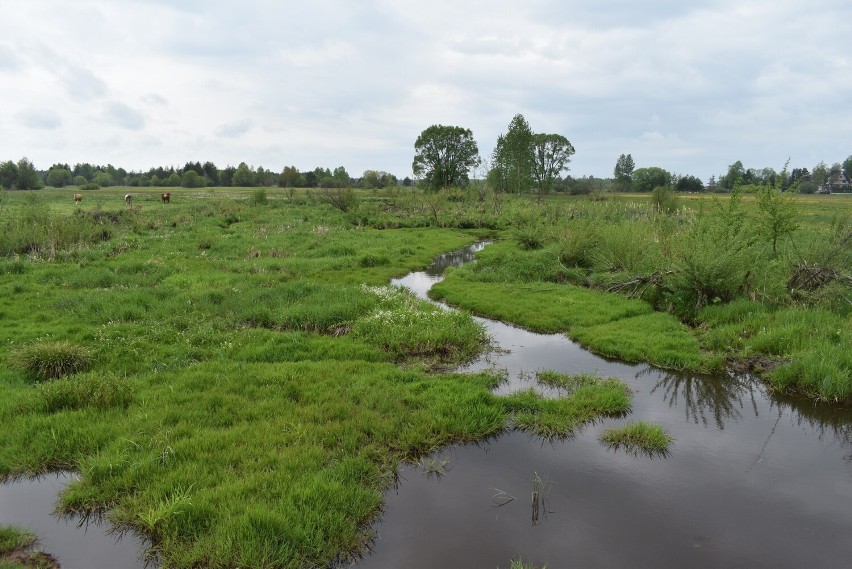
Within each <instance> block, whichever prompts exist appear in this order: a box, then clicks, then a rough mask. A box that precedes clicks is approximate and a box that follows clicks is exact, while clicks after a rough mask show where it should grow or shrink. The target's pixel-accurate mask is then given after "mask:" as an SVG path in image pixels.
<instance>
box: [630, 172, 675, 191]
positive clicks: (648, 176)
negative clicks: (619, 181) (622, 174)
mask: <svg viewBox="0 0 852 569" xmlns="http://www.w3.org/2000/svg"><path fill="white" fill-rule="evenodd" d="M671 183H672V175H671V173H669V171H668V170H664V169H663V168H658V167H657V166H652V167H650V168H639V169H638V170H636V172H634V173H633V188H634V189H635V190H636V191H637V192H650V191H653V189H654V188H656V187H658V186H669V185H671Z"/></svg>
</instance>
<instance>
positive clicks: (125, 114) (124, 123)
mask: <svg viewBox="0 0 852 569" xmlns="http://www.w3.org/2000/svg"><path fill="white" fill-rule="evenodd" d="M104 116H105V118H106V119H107V121H109V122H110V123H112V124H114V125H116V126H119V127H121V128H126V129H128V130H139V129H141V128H142V127H143V126H145V116H144V115H143V114H142V113H140V112H139V111H137V110H136V109H133V108H131V107H129V106H127V105H125V104H124V103H121V102H119V101H111V102H109V103H106V104H105V105H104Z"/></svg>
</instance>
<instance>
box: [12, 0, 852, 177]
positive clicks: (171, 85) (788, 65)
mask: <svg viewBox="0 0 852 569" xmlns="http://www.w3.org/2000/svg"><path fill="white" fill-rule="evenodd" d="M4 8H5V10H4V18H3V19H2V20H0V38H2V44H0V74H2V75H3V78H4V89H2V90H0V108H3V109H4V114H5V115H6V117H7V118H6V119H3V117H0V120H2V126H3V130H4V137H3V138H2V140H0V160H2V159H9V158H14V157H16V156H21V155H27V156H29V157H31V158H32V159H33V160H34V161H36V163H37V165H39V164H50V163H54V162H60V161H61V162H66V161H72V160H75V159H79V160H81V161H83V160H85V161H90V162H99V163H101V162H107V161H109V162H112V163H114V164H119V165H122V166H124V167H125V168H128V169H143V168H148V167H150V166H154V165H160V164H163V165H165V164H176V163H182V162H183V161H187V160H202V161H204V160H213V161H215V162H217V164H222V165H225V164H235V163H239V162H240V161H243V160H244V161H246V162H247V163H252V164H255V165H261V164H262V165H263V166H264V167H267V168H272V169H276V170H277V169H280V168H282V167H283V166H284V165H285V164H287V165H289V164H294V165H297V166H298V167H300V168H304V169H307V168H313V167H315V166H317V165H323V166H328V167H334V166H336V165H343V166H345V167H346V168H347V170H349V171H350V172H361V171H363V170H366V169H382V170H387V171H391V172H394V173H396V174H397V175H399V176H405V175H407V174H409V173H410V166H411V158H412V154H413V144H414V140H415V139H416V137H417V135H418V134H419V133H420V131H422V130H423V129H425V128H426V127H428V126H429V125H430V124H434V123H443V124H457V125H460V126H463V127H465V128H470V129H471V130H473V132H474V136H475V137H476V139H477V141H478V143H479V145H480V150H481V152H482V154H483V155H485V156H487V155H489V154H490V152H491V149H492V147H493V144H494V141H495V140H496V137H497V135H498V134H500V133H501V132H504V131H505V129H506V125H507V124H508V123H509V121H510V120H511V118H512V116H513V115H514V114H516V113H523V114H524V115H525V116H526V117H527V119H528V120H529V122H530V124H531V125H532V127H533V129H534V130H537V131H541V132H560V133H562V134H565V135H566V136H567V137H568V138H569V139H570V140H571V141H572V143H573V144H574V146H575V147H576V149H577V154H576V155H575V156H574V159H573V161H572V169H571V172H572V174H574V175H588V174H594V175H597V176H609V175H611V173H612V168H613V165H614V164H615V160H616V158H617V157H618V155H619V154H621V153H628V152H629V153H632V154H633V156H634V158H636V160H637V167H642V166H661V167H664V168H668V169H670V170H673V171H677V172H679V173H684V174H686V173H689V174H694V175H698V176H700V177H702V178H704V179H706V178H708V177H709V176H710V175H711V174H716V175H718V174H720V173H722V172H723V171H724V170H725V168H726V167H727V165H728V164H731V163H733V162H734V161H736V160H742V161H743V163H744V164H745V165H746V166H747V167H757V168H760V167H763V166H773V167H776V168H778V167H780V165H781V164H783V162H784V160H786V158H787V157H788V156H790V157H792V162H791V166H805V167H812V166H813V164H814V163H815V162H816V161H818V160H825V161H826V162H829V163H831V162H835V161H838V160H843V159H844V158H845V157H846V156H847V155H849V154H850V153H852V148H848V145H849V143H848V141H849V140H852V130H850V129H852V126H848V125H852V109H850V106H849V104H848V100H849V93H850V92H852V73H850V71H852V68H850V67H852V65H850V56H849V52H848V49H846V47H845V46H846V44H847V43H848V37H849V36H850V35H852V5H848V3H842V2H836V1H832V0H815V1H814V2H812V3H809V4H807V5H805V4H802V3H801V2H798V1H794V0H778V1H775V2H769V1H767V0H700V1H696V2H689V3H684V2H677V1H675V0H655V1H651V2H642V3H636V2H632V1H629V0H617V1H616V2H611V3H609V4H608V5H607V9H606V10H604V9H601V7H600V4H599V3H597V2H594V1H592V0H570V1H566V2H557V1H555V0H532V1H530V2H527V3H517V2H510V1H509V0H492V1H490V2H485V1H484V0H476V1H471V2H454V1H450V0H439V1H435V2H429V3H424V2H414V1H413V0H394V1H391V0H371V1H365V2H357V3H354V2H345V1H343V0H315V1H314V2H311V3H296V2H278V3H269V2H261V1H260V0H244V1H243V2H241V3H240V9H239V10H234V7H233V4H232V3H230V2H225V1H224V0H207V1H202V0H182V1H165V0H134V1H127V2H122V3H115V2H107V1H106V0H86V1H83V2H77V3H73V5H72V4H70V3H65V4H61V3H55V2H48V1H43V0H30V1H27V2H23V1H13V2H11V4H10V5H9V6H4ZM48 38H49V41H48ZM31 109H36V111H35V114H28V113H33V111H31ZM41 109H51V110H52V112H54V113H55V115H54V116H53V119H56V120H49V119H50V117H48V115H45V114H41V115H40V116H41V119H42V120H41V122H40V121H39V120H37V119H38V118H39V115H38V113H39V112H40V110H41ZM45 117H47V118H45ZM58 117H61V120H59V119H58ZM48 126H49V127H50V128H52V129H53V130H52V134H53V135H54V136H53V138H52V139H51V141H50V143H48V142H47V141H45V140H44V137H43V136H40V134H42V135H43V131H44V128H46V127H48ZM116 128H117V129H118V130H116ZM128 129H129V130H133V131H134V136H133V137H132V138H128V137H126V136H120V134H121V133H122V131H126V130H128ZM826 131H828V132H830V133H831V136H825V134H824V133H825V132H826ZM112 137H117V138H115V140H116V141H117V144H113V145H105V144H102V142H101V141H105V140H110V139H112Z"/></svg>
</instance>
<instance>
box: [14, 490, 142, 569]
mask: <svg viewBox="0 0 852 569" xmlns="http://www.w3.org/2000/svg"><path fill="white" fill-rule="evenodd" d="M72 476H73V475H70V474H60V475H48V476H44V477H41V478H38V479H31V480H19V481H17V482H11V483H9V484H2V485H0V525H9V524H12V525H16V526H20V527H23V528H26V529H29V530H31V531H32V532H33V533H35V534H36V535H37V536H38V537H39V542H40V546H41V549H42V550H43V551H45V552H47V553H50V554H52V555H53V556H54V557H56V558H57V560H58V561H59V564H60V565H61V566H62V569H141V568H142V567H144V566H145V565H144V563H143V562H142V561H141V560H140V559H141V558H140V555H141V554H142V550H143V542H142V541H141V540H139V539H138V538H136V537H134V536H132V535H127V536H124V537H123V538H122V539H120V540H119V539H117V538H116V536H114V535H109V534H107V533H106V527H105V526H104V525H99V524H89V525H82V526H79V525H78V522H79V520H77V519H73V518H72V519H62V518H57V517H56V516H53V515H52V513H53V509H54V506H55V505H56V501H57V497H58V496H59V492H60V491H61V490H62V488H64V487H65V485H66V484H68V482H70V481H71V477H72Z"/></svg>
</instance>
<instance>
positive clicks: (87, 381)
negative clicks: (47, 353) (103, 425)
mask: <svg viewBox="0 0 852 569" xmlns="http://www.w3.org/2000/svg"><path fill="white" fill-rule="evenodd" d="M36 394H37V398H38V400H39V402H40V403H41V404H42V405H43V406H44V409H45V410H46V411H47V412H49V413H55V412H57V411H66V410H75V409H83V408H85V407H94V408H97V409H111V408H113V407H117V408H122V409H126V408H127V407H129V406H130V404H131V403H132V402H133V387H132V385H131V384H130V382H129V381H127V380H126V379H123V378H120V377H118V376H115V375H110V374H98V373H86V374H78V375H76V376H73V377H62V378H59V379H55V380H53V381H49V382H45V383H41V384H39V385H38V386H36Z"/></svg>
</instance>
